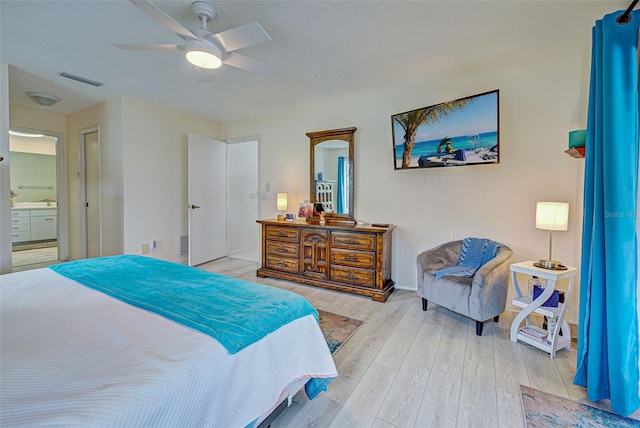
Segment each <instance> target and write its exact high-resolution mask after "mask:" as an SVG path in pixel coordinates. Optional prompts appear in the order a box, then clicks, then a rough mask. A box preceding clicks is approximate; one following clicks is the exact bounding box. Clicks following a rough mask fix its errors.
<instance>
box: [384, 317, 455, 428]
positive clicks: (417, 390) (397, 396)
mask: <svg viewBox="0 0 640 428" xmlns="http://www.w3.org/2000/svg"><path fill="white" fill-rule="evenodd" d="M442 329H443V327H442V326H440V325H435V324H431V323H426V322H425V323H422V324H421V325H420V328H419V330H418V332H417V334H416V336H415V339H414V340H413V342H412V344H411V348H410V349H409V350H408V352H407V355H406V357H405V358H404V361H403V363H402V366H400V368H399V370H398V375H397V376H396V378H395V380H394V382H393V385H391V389H390V390H389V393H388V394H387V397H386V398H385V400H384V402H383V403H382V406H381V408H380V412H379V413H378V418H379V419H382V420H384V421H386V422H389V423H391V424H393V425H394V426H397V427H413V426H414V424H415V421H416V416H417V414H418V411H419V409H420V403H421V401H422V396H423V394H424V390H425V388H426V387H427V382H428V380H429V374H430V373H431V367H432V365H433V360H434V358H435V354H436V350H437V348H438V342H439V341H440V336H441V335H442ZM387 343H389V342H387ZM376 361H377V360H376Z"/></svg>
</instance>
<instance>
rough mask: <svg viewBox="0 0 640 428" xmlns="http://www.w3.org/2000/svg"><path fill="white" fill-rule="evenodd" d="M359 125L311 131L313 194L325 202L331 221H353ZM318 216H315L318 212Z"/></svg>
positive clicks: (325, 209) (315, 200) (309, 135)
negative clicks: (355, 156)
mask: <svg viewBox="0 0 640 428" xmlns="http://www.w3.org/2000/svg"><path fill="white" fill-rule="evenodd" d="M356 129H357V128H355V127H354V128H341V129H330V130H327V131H317V132H308V133H307V136H308V137H309V141H310V143H311V145H310V149H311V150H310V153H309V158H310V159H309V160H310V164H309V167H310V180H309V188H310V189H309V190H310V192H309V195H310V196H311V199H312V202H319V203H321V204H322V207H323V210H324V212H325V213H326V216H327V221H328V222H333V223H336V222H339V221H340V222H342V223H344V224H349V222H351V221H353V204H354V200H353V176H354V174H353V171H354V161H353V145H354V134H355V132H356ZM314 218H315V215H314Z"/></svg>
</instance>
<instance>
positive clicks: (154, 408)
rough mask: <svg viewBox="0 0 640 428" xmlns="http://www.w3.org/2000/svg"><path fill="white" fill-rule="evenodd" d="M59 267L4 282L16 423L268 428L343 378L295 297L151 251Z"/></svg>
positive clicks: (0, 336) (4, 339) (3, 345)
mask: <svg viewBox="0 0 640 428" xmlns="http://www.w3.org/2000/svg"><path fill="white" fill-rule="evenodd" d="M55 267H58V268H57V269H58V270H57V271H54V270H53V269H52V268H55ZM52 268H44V269H36V270H32V271H25V272H17V273H12V274H7V275H2V276H0V298H1V308H0V310H1V312H0V340H1V342H0V424H1V425H3V426H41V425H56V426H60V425H62V426H89V425H91V426H153V427H178V426H189V427H190V426H213V427H218V426H220V427H245V426H257V425H259V424H260V422H262V421H263V420H265V419H266V418H267V417H268V416H269V415H270V414H272V412H273V411H274V410H275V409H276V408H279V407H282V406H283V403H284V405H286V404H287V403H290V399H291V396H292V395H293V394H295V393H296V392H297V391H298V390H299V389H301V388H303V387H304V388H305V392H306V393H307V395H308V396H309V398H311V399H313V398H314V397H315V396H316V395H318V394H319V393H320V392H321V391H322V390H325V389H326V387H327V385H328V384H329V383H330V382H331V381H332V380H333V379H334V378H336V377H337V376H338V373H337V371H336V368H335V365H334V362H333V359H332V357H331V354H330V352H329V349H328V347H327V345H326V342H325V340H324V338H323V335H322V332H321V331H320V328H319V325H318V321H317V313H316V312H315V309H312V310H311V311H310V310H309V309H308V307H307V305H308V306H310V305H309V304H308V302H307V301H306V299H304V298H302V297H301V296H297V295H295V294H294V293H290V292H288V291H285V290H280V289H277V288H274V287H268V286H265V285H260V284H255V283H252V282H248V281H242V280H239V279H235V278H229V277H225V276H223V275H218V274H214V273H210V272H205V271H203V270H199V269H195V268H190V267H187V266H183V265H178V264H175V263H169V262H164V261H160V260H156V259H151V258H147V257H142V256H113V257H105V258H99V259H88V260H83V261H77V262H70V263H65V264H61V265H56V266H53V267H52ZM65 269H67V270H66V271H65ZM70 272H71V273H70ZM74 275H76V276H74ZM101 281H106V282H107V283H109V284H108V287H107V286H105V285H104V284H103V283H101ZM109 287H111V288H109ZM145 288H147V289H149V290H151V291H150V292H148V293H147V294H151V296H150V297H149V296H145V299H146V301H142V300H143V299H141V294H144V293H141V292H139V290H142V289H145ZM167 289H172V290H173V289H177V290H178V294H177V295H173V294H171V296H169V297H167V296H168V294H167V293H166V292H165V291H166V290H167ZM129 290H133V291H132V292H131V293H130V292H129ZM154 293H155V294H154ZM172 293H173V291H172ZM180 293H182V294H180ZM274 293H275V294H274ZM209 294H212V295H214V296H215V297H214V298H213V299H212V300H213V303H211V304H207V303H203V301H201V300H199V299H201V298H202V297H203V296H204V297H206V296H207V295H209ZM189 295H194V296H195V297H194V298H193V299H192V300H194V301H195V303H186V300H187V298H186V297H184V296H189ZM176 296H178V297H176ZM289 298H292V299H293V300H294V301H295V303H294V304H293V308H289V307H288V306H287V305H288V299H289ZM169 299H172V303H171V304H169V305H166V301H167V300H169ZM300 299H302V300H300ZM163 301H164V303H165V308H164V309H163V307H162V304H163ZM176 302H179V303H176ZM305 302H306V303H305ZM285 303H287V304H285ZM189 305H191V306H189ZM207 305H209V306H207ZM243 307H244V309H243ZM185 308H187V309H185ZM189 308H190V309H189ZM221 308H225V309H226V310H222V309H221ZM189 311H192V312H194V313H195V317H193V316H192V319H191V321H189V320H188V319H187V317H186V316H185V313H186V312H189ZM164 312H168V314H167V313H164ZM174 312H175V313H174ZM251 312H253V313H254V315H255V317H253V319H250V318H251V315H250V313H251ZM211 313H213V314H214V315H211ZM280 315H284V316H283V317H281V316H280ZM183 317H184V319H182V318H183ZM199 317H203V318H207V317H209V318H215V319H214V320H213V321H212V322H210V323H208V324H207V322H205V321H203V320H202V319H200V318H199ZM193 318H195V321H194V320H193ZM276 319H281V320H284V321H283V322H282V323H281V325H277V326H276V325H275V324H274V320H276ZM204 324H207V325H206V326H204ZM272 324H273V325H274V326H271V325H272ZM265 325H267V327H265ZM265 328H266V331H262V333H256V331H258V330H261V329H262V330H265ZM208 329H209V330H214V332H213V333H212V334H213V336H214V337H215V335H216V334H219V331H222V332H223V333H222V335H221V337H219V338H214V337H212V336H211V335H210V334H208ZM243 331H245V332H248V336H251V338H250V339H249V340H248V341H247V340H245V339H239V338H238V337H239V336H243V337H246V336H247V334H240V333H242V332H243ZM253 336H256V337H253ZM257 336H260V337H257ZM243 340H245V342H242V341H243Z"/></svg>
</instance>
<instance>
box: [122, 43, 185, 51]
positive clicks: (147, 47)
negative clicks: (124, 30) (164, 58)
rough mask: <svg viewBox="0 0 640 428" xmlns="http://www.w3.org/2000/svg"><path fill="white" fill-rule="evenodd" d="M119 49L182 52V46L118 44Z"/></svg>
mask: <svg viewBox="0 0 640 428" xmlns="http://www.w3.org/2000/svg"><path fill="white" fill-rule="evenodd" d="M113 46H115V47H117V48H120V49H124V50H126V51H182V50H184V46H182V45H132V44H116V45H113Z"/></svg>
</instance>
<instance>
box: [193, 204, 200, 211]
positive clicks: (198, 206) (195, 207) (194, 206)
mask: <svg viewBox="0 0 640 428" xmlns="http://www.w3.org/2000/svg"><path fill="white" fill-rule="evenodd" d="M198 208H200V205H191V209H192V210H195V209H198Z"/></svg>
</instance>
